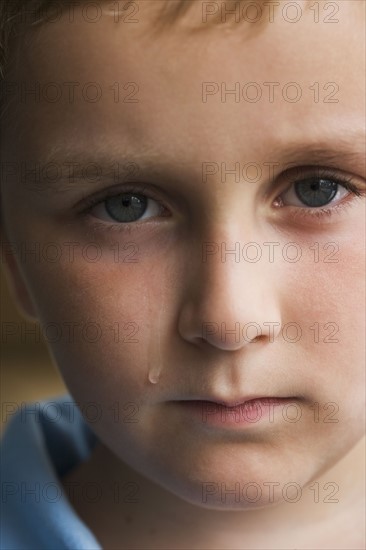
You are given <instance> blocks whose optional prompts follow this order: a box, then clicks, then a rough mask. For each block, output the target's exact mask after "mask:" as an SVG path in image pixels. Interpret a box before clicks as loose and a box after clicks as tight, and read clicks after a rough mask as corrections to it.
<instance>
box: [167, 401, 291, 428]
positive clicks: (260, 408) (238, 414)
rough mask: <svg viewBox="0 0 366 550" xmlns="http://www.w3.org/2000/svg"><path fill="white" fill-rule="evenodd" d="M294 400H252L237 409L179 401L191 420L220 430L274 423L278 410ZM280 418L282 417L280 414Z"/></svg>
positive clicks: (200, 402)
mask: <svg viewBox="0 0 366 550" xmlns="http://www.w3.org/2000/svg"><path fill="white" fill-rule="evenodd" d="M297 401H298V399H297V398H295V397H293V398H267V399H252V400H251V401H246V402H245V403H242V404H241V405H236V406H235V407H226V406H225V405H220V404H218V403H214V402H212V401H177V402H176V403H178V404H179V405H180V406H181V407H182V409H183V410H184V411H185V412H186V413H188V414H189V416H190V419H192V420H195V421H198V422H200V423H201V424H202V425H203V426H214V427H220V428H230V429H233V428H241V427H243V426H248V427H249V426H255V425H257V424H259V423H262V422H266V421H267V422H274V421H275V420H276V418H278V413H277V414H276V408H277V407H279V406H280V405H282V406H283V405H289V404H291V403H294V402H297ZM280 417H282V415H281V414H280Z"/></svg>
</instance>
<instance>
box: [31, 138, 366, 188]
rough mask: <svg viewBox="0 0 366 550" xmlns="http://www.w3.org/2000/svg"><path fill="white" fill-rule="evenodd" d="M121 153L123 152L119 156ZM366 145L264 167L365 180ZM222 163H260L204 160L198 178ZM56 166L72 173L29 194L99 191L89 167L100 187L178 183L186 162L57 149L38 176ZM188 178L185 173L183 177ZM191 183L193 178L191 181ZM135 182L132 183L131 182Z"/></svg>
mask: <svg viewBox="0 0 366 550" xmlns="http://www.w3.org/2000/svg"><path fill="white" fill-rule="evenodd" d="M121 150H122V152H121ZM365 158H366V142H365V134H364V132H361V133H359V134H356V135H355V136H354V139H351V140H348V139H347V140H345V139H344V138H343V139H341V140H339V139H338V140H337V141H334V142H333V143H331V142H324V141H323V142H316V143H304V144H301V143H289V144H288V145H285V143H283V144H282V145H277V146H276V147H274V148H273V149H272V151H271V152H270V154H268V158H267V159H266V160H263V163H264V162H266V163H272V164H275V163H277V165H278V164H279V165H280V171H279V173H278V174H280V173H281V172H283V171H285V170H287V169H289V168H291V166H290V167H289V166H288V165H289V164H291V165H292V167H293V168H296V166H301V165H302V166H304V165H312V166H317V165H319V166H324V167H328V168H337V169H340V170H342V169H343V170H349V171H351V172H352V171H353V170H354V169H356V170H357V172H358V174H359V175H361V176H363V177H365V168H366V166H365V164H366V160H365ZM215 161H216V162H218V163H220V162H225V161H226V163H227V165H228V166H231V165H234V164H235V162H242V164H245V163H248V162H249V163H250V162H257V164H260V163H259V162H258V159H257V160H256V159H248V158H246V157H245V155H242V158H238V159H235V160H233V159H226V158H222V159H217V158H216V159H212V158H205V159H202V163H201V165H200V166H199V172H200V171H201V168H202V164H203V163H204V162H215ZM52 166H56V167H61V166H64V167H65V168H67V169H70V167H71V168H72V172H71V175H70V172H69V173H68V174H65V175H62V176H60V177H59V178H57V179H54V180H52V179H49V178H48V179H46V178H39V180H38V181H32V182H30V183H28V182H27V186H29V189H30V190H31V191H34V192H36V193H40V192H44V191H47V192H53V193H64V192H68V191H73V190H75V188H76V187H77V188H85V189H87V188H89V187H90V186H97V181H98V180H97V179H94V181H92V182H91V180H90V177H86V174H87V169H88V167H89V168H90V167H95V166H97V167H99V168H100V170H101V171H102V173H101V174H100V178H99V179H100V180H101V181H102V182H103V183H104V186H105V182H106V181H107V182H108V183H111V181H112V180H113V181H114V183H116V184H117V183H121V182H123V181H124V180H123V179H121V178H122V176H123V171H125V175H127V174H126V172H127V173H128V172H130V173H131V172H132V171H133V168H134V167H135V169H137V170H136V171H137V172H139V173H140V175H141V176H146V174H149V176H150V177H151V178H153V177H154V176H155V177H159V178H160V177H162V175H163V174H165V178H164V179H169V177H170V178H171V179H174V180H176V179H177V174H178V171H179V170H181V174H182V170H184V169H185V168H186V167H187V161H184V162H183V160H179V158H178V156H176V157H175V158H174V160H170V158H165V159H164V156H163V154H162V153H161V151H159V150H157V149H156V148H155V147H154V146H152V147H150V148H146V147H144V149H143V150H142V151H138V150H136V149H130V150H126V149H123V148H122V147H119V148H116V147H113V148H109V149H107V148H105V149H104V150H100V151H96V152H95V154H93V155H90V152H89V153H86V152H85V151H84V150H79V151H78V150H77V149H76V148H75V147H72V146H66V147H64V146H60V147H57V148H56V147H54V148H53V149H52V151H51V152H50V153H49V154H48V156H47V157H46V159H45V161H43V162H42V163H39V165H38V166H37V168H39V171H40V173H46V169H47V168H48V169H49V168H50V167H52ZM116 170H118V172H119V171H120V170H121V178H118V177H116ZM275 172H276V170H275ZM187 173H188V172H187ZM189 179H190V180H191V181H192V178H189ZM129 181H133V179H131V178H130V179H129Z"/></svg>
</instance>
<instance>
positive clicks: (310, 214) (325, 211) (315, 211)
mask: <svg viewBox="0 0 366 550" xmlns="http://www.w3.org/2000/svg"><path fill="white" fill-rule="evenodd" d="M302 177H304V176H302ZM305 177H306V178H309V179H311V178H314V179H328V180H331V181H333V182H335V183H336V184H337V185H339V186H341V187H343V188H344V189H346V190H347V191H348V192H349V193H350V194H351V195H353V199H352V201H347V202H344V199H342V200H341V202H340V203H338V204H336V205H335V206H331V207H326V206H325V207H315V208H311V207H306V206H304V207H300V206H293V205H281V206H276V207H275V208H278V209H282V208H285V207H287V208H290V209H295V210H292V211H291V212H290V216H291V217H292V218H293V219H298V218H302V219H304V218H305V219H309V218H310V219H312V220H313V221H318V222H319V223H320V222H321V221H322V220H324V217H327V218H330V217H331V216H333V215H334V214H336V213H338V214H340V213H341V212H342V211H343V210H344V209H345V208H347V207H349V206H351V205H352V203H353V201H354V200H355V198H356V197H357V198H360V197H362V196H364V195H365V194H366V189H365V190H360V189H359V188H358V187H357V186H356V185H355V184H354V183H353V179H352V178H347V177H345V176H342V177H340V176H339V175H338V174H336V173H332V172H329V171H320V170H318V171H317V173H316V174H314V173H308V174H306V175H305ZM300 179H301V177H297V179H296V180H295V181H292V183H291V185H290V186H287V187H286V188H285V189H283V190H282V192H281V194H280V195H278V196H277V197H276V199H275V200H277V199H278V198H279V197H281V195H283V194H284V193H285V192H286V191H288V190H289V189H291V187H292V186H293V185H295V184H296V183H297V181H299V180H300ZM144 188H145V185H138V186H137V185H132V184H130V185H129V184H125V186H124V188H123V189H121V190H119V191H115V190H114V189H110V190H107V191H106V192H105V193H104V194H103V195H101V196H97V197H87V198H86V199H84V200H83V210H82V214H83V215H85V216H87V217H89V218H94V217H93V216H92V215H91V214H90V212H91V211H92V209H93V208H94V207H95V206H97V205H98V204H103V202H105V201H106V200H107V199H108V198H110V197H115V196H118V195H120V194H124V193H136V194H139V195H143V196H145V197H146V198H148V199H151V200H154V201H156V202H157V203H158V204H159V206H161V207H162V208H165V206H164V205H163V204H162V202H161V201H160V200H159V199H158V198H157V197H155V196H154V193H151V192H150V191H149V192H148V193H147V192H145V191H144ZM95 219H97V218H94V220H95ZM151 219H153V218H151ZM143 223H145V222H143ZM143 223H142V224H141V222H139V221H138V220H137V221H135V222H130V223H123V222H114V223H113V222H110V223H107V222H97V221H93V222H91V224H92V226H93V228H94V230H102V231H131V230H132V229H133V230H134V231H135V230H136V229H142V227H141V225H143Z"/></svg>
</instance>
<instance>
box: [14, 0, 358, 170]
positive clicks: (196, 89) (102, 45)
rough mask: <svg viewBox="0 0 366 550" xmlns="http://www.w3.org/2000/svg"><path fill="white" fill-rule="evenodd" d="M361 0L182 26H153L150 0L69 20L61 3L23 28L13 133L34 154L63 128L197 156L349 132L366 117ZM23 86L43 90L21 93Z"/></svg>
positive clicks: (54, 143) (79, 139)
mask: <svg viewBox="0 0 366 550" xmlns="http://www.w3.org/2000/svg"><path fill="white" fill-rule="evenodd" d="M297 4H298V5H300V4H301V3H300V2H299V3H297ZM364 4H365V3H364V2H358V1H350V2H338V4H337V5H340V7H341V9H340V10H339V11H338V13H337V16H336V19H337V20H338V22H335V23H327V22H326V20H325V19H326V18H325V14H322V13H321V12H320V21H319V22H318V23H316V22H315V17H316V14H315V13H314V11H313V10H305V8H304V6H303V7H302V11H301V13H302V15H301V18H300V20H299V21H297V22H296V23H290V22H289V21H288V20H287V19H288V17H287V19H286V18H285V17H284V15H283V12H281V10H280V11H279V12H277V15H276V17H275V18H274V21H273V23H268V24H267V25H266V26H264V27H262V29H261V31H260V32H252V30H251V29H249V28H248V24H246V23H244V24H238V25H235V24H234V25H233V26H231V27H230V29H228V28H225V29H224V28H223V27H221V28H220V26H217V27H213V28H211V29H208V30H205V32H201V33H190V32H188V27H187V25H188V23H187V21H189V18H188V19H187V18H184V19H183V20H182V24H178V25H175V26H174V27H173V28H172V29H171V30H169V31H168V32H164V33H160V34H159V33H152V32H151V27H152V24H153V23H152V22H153V20H154V17H155V16H156V9H157V8H156V9H153V8H151V5H152V3H150V2H140V3H139V4H138V5H139V13H138V17H137V22H135V23H133V22H129V23H127V21H126V20H124V21H123V20H121V19H119V21H118V22H116V18H115V17H114V12H110V13H109V14H108V13H104V11H103V16H102V17H100V19H99V20H98V21H97V22H95V23H94V24H92V23H91V22H90V21H89V20H87V19H86V17H85V12H84V13H83V12H82V9H81V8H79V9H76V10H75V11H74V17H73V20H72V21H70V16H69V14H68V13H67V12H66V13H65V14H64V15H63V17H62V18H61V19H59V20H58V21H57V22H55V23H48V24H45V25H43V26H41V27H40V28H39V29H38V30H37V31H36V32H34V33H33V31H32V33H30V34H29V37H28V40H27V44H26V45H27V47H26V48H25V47H24V49H23V50H22V52H21V59H20V63H19V64H18V66H17V68H16V69H15V70H14V71H13V74H12V75H11V80H12V82H13V83H14V86H15V87H14V90H15V89H16V90H17V93H16V94H15V95H16V97H15V102H14V104H13V105H15V104H16V103H17V111H18V117H17V118H18V123H19V124H20V126H21V129H22V131H21V132H19V133H18V134H17V135H18V137H19V139H20V136H22V137H23V138H24V139H27V150H28V153H29V155H34V156H35V157H39V156H43V157H44V158H47V156H48V155H49V154H51V153H52V150H57V149H58V148H59V147H61V146H62V144H64V143H65V138H66V137H67V141H68V143H69V144H71V146H72V144H75V147H80V144H81V145H83V146H84V147H88V148H99V149H100V148H101V147H102V145H106V146H107V145H108V146H112V145H114V146H116V144H117V149H118V148H119V147H121V148H123V147H125V146H126V145H127V144H128V146H129V148H132V149H133V148H140V149H141V148H145V149H148V150H149V149H151V148H152V145H153V146H154V147H156V149H157V150H164V154H165V155H167V156H169V155H171V157H172V158H175V157H176V155H177V152H179V154H181V156H182V160H184V156H185V155H186V156H188V155H189V158H190V159H191V160H193V159H194V157H196V159H197V160H199V161H202V159H204V158H206V157H209V156H210V155H212V154H217V152H218V150H219V149H220V148H221V149H222V147H223V146H224V147H225V146H228V144H229V143H230V147H231V149H232V150H233V154H234V155H238V154H242V153H243V148H244V147H249V150H250V154H252V155H253V154H257V153H258V154H264V153H265V152H266V151H268V150H270V149H271V147H273V146H274V144H276V145H277V146H278V145H279V144H282V143H283V144H286V143H287V142H288V140H289V138H290V137H291V141H292V142H294V143H296V142H297V141H299V142H301V140H302V139H303V137H304V135H307V139H308V141H313V142H314V143H317V141H319V140H324V139H327V136H331V135H333V134H334V132H338V133H343V136H342V137H346V136H347V133H348V132H349V133H350V132H353V133H354V131H355V129H357V128H359V129H361V130H362V128H363V127H364V124H365V122H364V121H365V106H364V94H365V81H364V78H360V75H363V74H365V36H364V22H365V21H364V9H362V10H360V7H362V6H363V8H364ZM320 5H321V4H320ZM194 13H195V15H194ZM200 13H201V12H200ZM287 15H288V16H290V13H288V14H287ZM360 15H361V16H362V17H360ZM91 17H92V14H91V13H90V14H89V18H91ZM187 17H191V18H192V17H193V19H194V17H196V18H197V17H198V12H197V11H196V12H195V11H194V10H193V11H192V14H191V15H190V16H187ZM291 17H293V14H291ZM37 86H38V88H37ZM22 87H24V89H25V90H27V89H30V90H31V89H32V88H33V89H37V90H39V94H38V91H37V92H36V94H33V95H32V93H25V95H24V94H23V96H22V94H21V92H20V93H19V90H21V89H22ZM19 98H21V99H20V101H19ZM35 127H37V132H36V133H35V132H34V128H35ZM30 136H31V140H29V138H30ZM19 145H21V144H19ZM23 145H24V144H23ZM22 150H24V147H22ZM253 160H255V159H253Z"/></svg>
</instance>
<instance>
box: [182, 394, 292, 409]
mask: <svg viewBox="0 0 366 550" xmlns="http://www.w3.org/2000/svg"><path fill="white" fill-rule="evenodd" d="M255 399H266V400H270V399H273V400H278V399H297V398H296V397H295V396H288V395H285V396H282V395H247V396H245V397H237V398H221V397H213V396H206V397H195V398H191V399H184V400H183V399H182V400H181V401H208V402H211V403H216V404H217V405H223V406H224V407H228V408H230V407H237V406H238V405H244V403H247V402H248V401H253V400H255Z"/></svg>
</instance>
